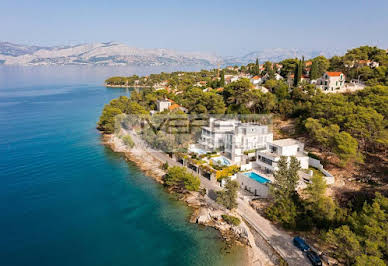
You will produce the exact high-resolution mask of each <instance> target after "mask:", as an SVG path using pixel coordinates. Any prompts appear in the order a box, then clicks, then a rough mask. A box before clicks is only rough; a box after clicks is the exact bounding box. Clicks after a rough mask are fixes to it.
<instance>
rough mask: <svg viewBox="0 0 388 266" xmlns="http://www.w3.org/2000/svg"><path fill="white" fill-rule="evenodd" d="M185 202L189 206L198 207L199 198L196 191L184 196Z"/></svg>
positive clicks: (199, 204)
mask: <svg viewBox="0 0 388 266" xmlns="http://www.w3.org/2000/svg"><path fill="white" fill-rule="evenodd" d="M185 201H186V203H187V204H188V205H189V206H191V207H200V206H201V200H200V197H199V193H198V192H191V193H189V194H188V195H187V196H186V200H185Z"/></svg>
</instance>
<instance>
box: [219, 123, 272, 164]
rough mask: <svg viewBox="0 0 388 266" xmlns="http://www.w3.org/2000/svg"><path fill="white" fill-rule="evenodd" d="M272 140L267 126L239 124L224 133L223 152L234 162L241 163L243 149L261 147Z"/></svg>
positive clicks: (249, 149) (248, 149)
mask: <svg viewBox="0 0 388 266" xmlns="http://www.w3.org/2000/svg"><path fill="white" fill-rule="evenodd" d="M272 140H273V134H272V132H270V130H269V128H268V126H261V125H251V124H239V125H236V127H235V128H234V130H233V131H232V132H228V133H227V134H226V140H225V147H224V152H225V155H226V157H227V158H229V159H231V160H232V161H233V162H234V163H237V164H241V163H242V159H243V156H244V151H252V150H257V149H262V148H264V147H265V145H266V143H267V142H268V141H272Z"/></svg>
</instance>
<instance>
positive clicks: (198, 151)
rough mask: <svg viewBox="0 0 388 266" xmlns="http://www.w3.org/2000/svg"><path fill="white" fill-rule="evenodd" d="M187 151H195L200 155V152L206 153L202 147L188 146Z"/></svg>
mask: <svg viewBox="0 0 388 266" xmlns="http://www.w3.org/2000/svg"><path fill="white" fill-rule="evenodd" d="M189 152H193V153H196V154H199V155H202V154H206V151H205V150H203V149H200V148H195V147H193V148H189Z"/></svg>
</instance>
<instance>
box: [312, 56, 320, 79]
mask: <svg viewBox="0 0 388 266" xmlns="http://www.w3.org/2000/svg"><path fill="white" fill-rule="evenodd" d="M317 78H319V73H318V62H317V61H316V60H313V63H312V64H311V69H310V79H317Z"/></svg>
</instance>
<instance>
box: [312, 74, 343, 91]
mask: <svg viewBox="0 0 388 266" xmlns="http://www.w3.org/2000/svg"><path fill="white" fill-rule="evenodd" d="M316 84H317V87H318V88H320V89H321V90H322V92H324V93H328V92H338V91H344V90H345V89H346V87H345V75H344V74H343V73H342V72H325V73H324V74H323V76H322V77H321V78H319V79H318V80H317V83H316Z"/></svg>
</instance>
